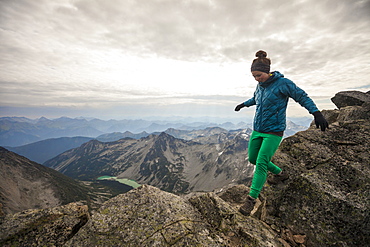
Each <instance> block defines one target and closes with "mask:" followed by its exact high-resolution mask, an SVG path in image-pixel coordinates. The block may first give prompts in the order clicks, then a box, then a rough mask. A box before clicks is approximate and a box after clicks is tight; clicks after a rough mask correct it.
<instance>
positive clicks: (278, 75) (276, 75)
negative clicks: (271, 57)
mask: <svg viewBox="0 0 370 247" xmlns="http://www.w3.org/2000/svg"><path fill="white" fill-rule="evenodd" d="M271 74H272V75H271V76H270V77H269V78H268V79H267V80H266V81H265V82H260V83H259V85H260V86H261V87H268V86H269V85H271V83H273V82H274V81H276V80H277V79H279V78H281V77H284V75H283V74H282V73H280V72H279V71H274V72H271Z"/></svg>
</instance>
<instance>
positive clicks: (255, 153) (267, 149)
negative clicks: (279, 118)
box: [248, 131, 282, 199]
mask: <svg viewBox="0 0 370 247" xmlns="http://www.w3.org/2000/svg"><path fill="white" fill-rule="evenodd" d="M281 140H282V137H281V136H277V135H272V134H266V133H260V132H257V131H253V132H252V135H251V137H250V139H249V144H248V160H249V162H251V163H252V164H254V165H256V169H255V171H254V175H253V179H252V186H251V190H250V192H249V195H250V196H251V197H253V198H256V199H257V198H258V195H259V194H260V192H261V190H262V188H263V185H264V184H265V182H266V178H267V172H268V171H269V172H272V173H273V174H279V173H280V172H281V169H280V168H279V167H278V166H276V165H275V164H274V163H272V162H271V159H272V156H274V154H275V152H276V150H277V149H278V147H279V145H280V142H281Z"/></svg>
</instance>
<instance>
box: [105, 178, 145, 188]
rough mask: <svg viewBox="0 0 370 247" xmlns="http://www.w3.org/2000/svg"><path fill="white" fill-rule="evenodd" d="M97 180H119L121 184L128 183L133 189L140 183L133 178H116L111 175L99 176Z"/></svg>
mask: <svg viewBox="0 0 370 247" xmlns="http://www.w3.org/2000/svg"><path fill="white" fill-rule="evenodd" d="M98 180H114V181H117V182H120V183H121V184H126V185H129V186H131V187H133V188H134V189H135V188H137V187H139V186H140V184H138V183H136V181H135V180H132V179H127V178H117V177H113V176H101V177H98Z"/></svg>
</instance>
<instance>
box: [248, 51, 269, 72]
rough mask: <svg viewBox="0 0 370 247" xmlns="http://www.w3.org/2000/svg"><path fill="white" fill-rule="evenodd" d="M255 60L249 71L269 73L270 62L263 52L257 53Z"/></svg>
mask: <svg viewBox="0 0 370 247" xmlns="http://www.w3.org/2000/svg"><path fill="white" fill-rule="evenodd" d="M256 57H257V58H256V59H254V60H253V62H252V66H251V71H261V72H265V73H269V72H270V64H271V60H270V59H269V58H267V53H266V52H265V51H262V50H260V51H257V53H256Z"/></svg>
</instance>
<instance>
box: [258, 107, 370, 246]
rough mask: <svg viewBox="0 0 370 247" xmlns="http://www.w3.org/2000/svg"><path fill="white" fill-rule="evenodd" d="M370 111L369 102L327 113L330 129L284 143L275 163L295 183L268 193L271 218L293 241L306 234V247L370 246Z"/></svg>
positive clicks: (266, 190) (302, 134) (304, 133)
mask: <svg viewBox="0 0 370 247" xmlns="http://www.w3.org/2000/svg"><path fill="white" fill-rule="evenodd" d="M367 107H368V106H367V105H366V103H365V104H364V105H363V106H345V107H342V108H340V109H339V110H334V111H323V114H324V115H325V117H326V118H327V119H330V128H329V129H328V130H326V131H325V132H322V131H320V130H319V129H316V127H315V126H311V127H310V128H309V129H308V130H306V131H302V132H299V133H297V134H295V135H294V136H291V137H288V138H286V139H284V140H283V142H282V143H281V145H280V147H279V150H278V151H277V152H276V154H275V156H274V158H273V162H274V163H275V164H277V165H278V166H280V167H281V168H282V169H283V170H284V171H285V172H287V173H288V174H289V179H288V180H286V181H284V182H283V183H280V184H277V185H272V184H270V185H269V186H266V187H265V188H264V192H263V195H264V197H266V198H267V204H266V208H267V217H276V218H275V220H274V223H275V224H277V225H279V227H280V228H287V229H289V230H290V231H291V232H292V234H293V236H294V235H306V236H307V237H306V242H307V243H305V245H306V246H315V247H316V246H318V247H320V246H366V245H367V244H368V243H369V242H370V235H369V232H370V224H369V222H370V166H369V164H370V152H369V150H370V141H369V140H370V122H369V120H368V119H369V111H368V110H367ZM354 113H356V114H354ZM283 239H285V240H287V239H286V238H283ZM289 240H290V238H289ZM287 242H289V243H290V244H291V243H292V241H291V240H290V241H287ZM295 242H297V241H295Z"/></svg>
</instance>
